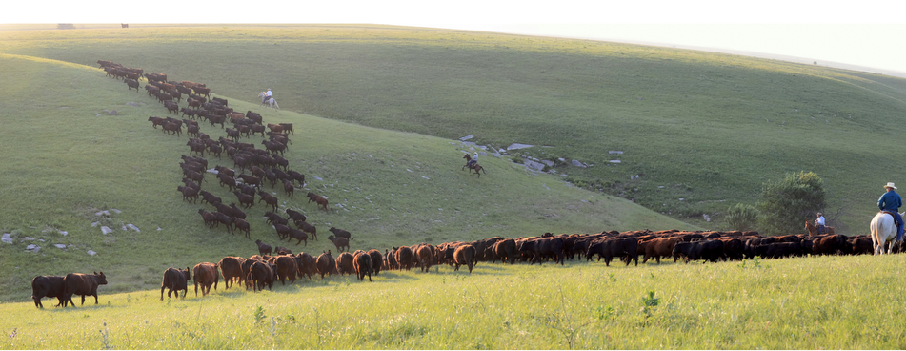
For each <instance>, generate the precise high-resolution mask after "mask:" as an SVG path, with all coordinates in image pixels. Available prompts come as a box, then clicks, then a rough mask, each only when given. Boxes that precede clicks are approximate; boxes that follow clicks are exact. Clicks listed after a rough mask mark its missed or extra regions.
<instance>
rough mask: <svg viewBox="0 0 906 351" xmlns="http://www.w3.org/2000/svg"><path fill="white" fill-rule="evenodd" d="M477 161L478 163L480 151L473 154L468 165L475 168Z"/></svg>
mask: <svg viewBox="0 0 906 351" xmlns="http://www.w3.org/2000/svg"><path fill="white" fill-rule="evenodd" d="M476 163H478V152H476V153H474V154H472V158H471V159H470V160H469V162H468V163H467V164H466V166H468V168H469V169H473V168H475V164H476Z"/></svg>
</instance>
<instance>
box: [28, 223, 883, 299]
mask: <svg viewBox="0 0 906 351" xmlns="http://www.w3.org/2000/svg"><path fill="white" fill-rule="evenodd" d="M256 244H258V250H259V254H258V255H255V256H252V257H250V258H248V259H246V258H241V257H224V258H223V259H221V260H220V261H219V262H217V263H216V264H215V263H211V262H202V263H199V264H197V265H195V267H194V268H193V269H191V272H190V269H189V267H186V269H185V270H180V269H175V268H170V269H168V270H167V271H166V272H165V273H164V277H163V282H162V284H161V300H163V294H164V290H167V289H169V291H168V293H167V296H168V297H170V296H171V294H172V293H173V292H176V297H179V290H185V293H184V294H183V298H185V296H186V295H187V294H188V281H189V280H190V279H191V280H193V282H194V284H195V295H196V296H198V287H199V286H201V288H202V296H204V295H207V294H208V293H209V292H210V290H211V286H212V285H213V287H214V289H215V290H216V289H217V283H218V282H219V280H220V277H221V276H222V277H223V280H224V283H225V284H226V286H227V289H229V288H230V286H231V285H232V284H233V283H235V282H238V283H240V284H242V283H245V286H246V289H252V290H253V291H255V290H261V289H263V288H264V287H265V286H267V287H268V288H269V289H273V283H274V282H275V281H277V280H279V281H281V283H282V284H286V280H290V281H291V282H295V280H296V278H300V279H301V278H303V277H306V276H307V277H308V279H309V280H311V279H312V278H311V277H312V275H320V276H321V279H325V276H330V275H345V274H350V275H351V274H355V275H356V278H357V279H359V280H364V278H365V276H368V279H369V281H370V280H371V276H372V275H378V274H379V273H380V272H381V271H382V270H407V271H408V270H411V269H412V268H419V269H420V271H421V272H426V273H427V272H430V268H431V266H433V265H442V264H448V265H450V266H452V267H454V271H456V270H458V269H459V268H460V266H467V267H468V268H469V273H471V272H472V271H473V269H474V267H475V265H476V264H478V262H490V263H494V262H497V261H498V260H499V261H501V262H509V263H510V264H513V263H515V262H516V261H520V262H529V263H530V264H535V263H538V264H539V265H540V264H543V263H544V262H548V261H549V262H553V263H554V264H557V263H559V264H561V265H563V264H564V261H565V260H575V259H576V258H577V257H578V258H580V259H581V257H584V258H585V259H586V261H588V260H592V259H595V258H597V260H599V261H600V260H601V259H604V262H605V264H606V265H607V266H609V265H610V262H612V261H613V260H614V259H619V260H620V261H623V262H625V263H626V265H627V266H628V265H630V264H631V263H633V262H634V264H635V265H638V257H639V256H643V260H642V263H646V262H647V261H648V260H649V259H654V260H656V261H657V263H658V264H660V260H661V258H667V259H669V258H671V257H672V258H673V260H674V262H676V260H677V259H683V260H684V261H685V262H686V263H689V262H691V261H697V260H703V262H707V261H712V262H716V261H718V260H741V259H753V258H756V257H759V258H762V259H780V258H789V257H805V256H808V255H813V256H814V255H861V254H870V253H872V252H873V246H872V242H871V238H869V237H868V236H866V235H860V236H855V237H846V236H843V235H819V236H810V235H806V234H801V235H787V236H778V237H762V236H760V235H758V233H756V232H683V231H677V230H668V231H658V232H651V231H647V230H645V231H631V232H623V233H619V232H616V231H610V232H602V233H598V234H572V235H569V234H561V235H553V234H550V233H546V234H544V235H542V236H540V237H528V238H501V237H494V238H486V239H480V240H475V241H471V242H463V241H455V242H445V243H442V244H438V245H432V244H428V243H421V244H417V245H412V246H400V247H393V248H392V249H387V250H385V252H384V254H381V253H380V252H379V251H378V250H374V249H372V250H369V251H367V252H366V251H363V250H357V251H355V252H353V253H350V252H348V250H347V251H346V252H341V253H340V255H339V256H338V257H337V258H336V259H334V258H333V253H332V251H331V250H328V251H327V252H323V253H322V254H321V255H319V256H318V257H313V256H312V255H310V254H308V253H304V252H303V253H298V254H292V252H291V251H290V250H288V249H286V248H283V247H277V248H276V250H274V249H272V247H271V246H270V245H268V244H265V243H263V242H261V241H260V240H257V241H256ZM274 253H276V254H277V255H276V256H271V254H274ZM218 269H219V271H220V272H219V273H220V274H218ZM70 276H72V274H70ZM69 279H70V277H69V276H67V277H66V278H63V277H36V278H35V279H34V280H33V281H32V289H33V295H32V298H33V299H34V301H35V305H36V306H39V307H43V306H42V305H41V304H40V299H41V298H43V297H57V298H58V300H59V302H60V304H63V305H64V306H65V305H66V304H65V302H66V301H69V302H70V303H71V300H69V299H70V297H71V295H72V294H73V293H75V294H77V295H79V294H83V295H91V296H95V303H97V292H96V290H97V284H106V277H104V276H103V273H101V274H100V275H95V276H88V278H87V280H86V281H87V282H88V283H87V284H86V285H85V287H84V288H82V290H75V289H76V288H79V287H81V285H73V287H72V288H70V285H68V283H67V282H68V281H69ZM80 279H85V278H80ZM92 279H94V280H92ZM91 282H95V283H94V284H91ZM82 302H83V303H84V296H83V297H82ZM58 305H59V304H58Z"/></svg>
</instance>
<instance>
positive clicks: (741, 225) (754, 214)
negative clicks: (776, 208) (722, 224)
mask: <svg viewBox="0 0 906 351" xmlns="http://www.w3.org/2000/svg"><path fill="white" fill-rule="evenodd" d="M757 221H758V210H757V209H756V208H755V206H752V205H746V204H741V203H737V204H736V206H733V207H730V208H729V209H728V210H727V225H729V227H730V230H737V231H740V232H744V231H749V230H754V229H755V225H756V224H757Z"/></svg>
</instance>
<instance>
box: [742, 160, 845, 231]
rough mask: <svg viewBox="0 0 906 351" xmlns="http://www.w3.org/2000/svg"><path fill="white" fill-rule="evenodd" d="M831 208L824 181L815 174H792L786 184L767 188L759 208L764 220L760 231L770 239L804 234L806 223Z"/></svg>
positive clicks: (774, 184) (785, 180)
mask: <svg viewBox="0 0 906 351" xmlns="http://www.w3.org/2000/svg"><path fill="white" fill-rule="evenodd" d="M826 205H827V203H826V202H825V192H824V181H823V180H821V177H819V176H818V175H817V174H815V173H814V172H808V173H806V172H799V174H789V175H787V176H786V178H784V179H783V180H782V181H779V182H770V183H765V184H764V185H763V190H762V191H761V199H760V200H759V201H758V203H757V204H756V207H757V208H758V210H759V212H760V213H761V217H760V218H759V226H758V227H759V228H761V230H763V231H764V232H765V234H767V235H781V234H793V233H800V232H802V231H803V223H805V221H807V220H809V219H811V218H813V217H814V216H815V212H819V211H821V210H823V209H824V207H825V206H826Z"/></svg>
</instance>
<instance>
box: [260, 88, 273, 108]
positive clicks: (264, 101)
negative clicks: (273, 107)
mask: <svg viewBox="0 0 906 351" xmlns="http://www.w3.org/2000/svg"><path fill="white" fill-rule="evenodd" d="M273 96H274V93H273V92H271V90H270V89H268V90H267V92H266V93H264V99H263V100H261V103H262V104H263V103H267V100H270V99H271V97H273Z"/></svg>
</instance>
